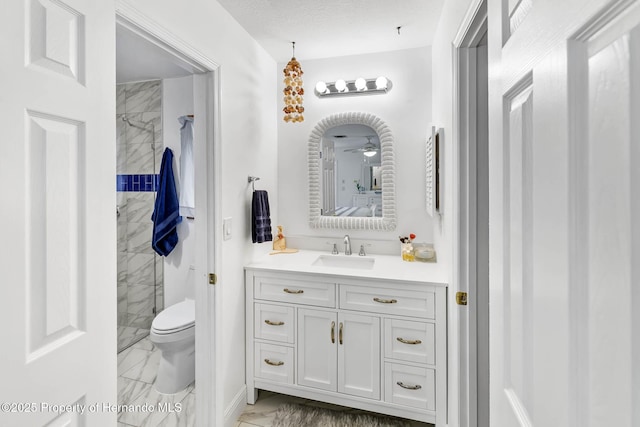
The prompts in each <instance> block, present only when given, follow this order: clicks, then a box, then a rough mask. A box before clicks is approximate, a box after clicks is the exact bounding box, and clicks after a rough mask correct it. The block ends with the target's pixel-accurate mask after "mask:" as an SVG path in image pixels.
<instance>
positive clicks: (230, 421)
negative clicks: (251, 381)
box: [224, 385, 247, 427]
mask: <svg viewBox="0 0 640 427" xmlns="http://www.w3.org/2000/svg"><path fill="white" fill-rule="evenodd" d="M246 406H247V386H246V385H243V386H242V388H240V390H239V391H238V393H236V395H235V397H234V398H233V400H232V401H231V404H230V405H229V406H228V407H227V408H226V409H225V410H224V427H233V426H234V425H235V423H236V421H238V418H240V415H241V414H242V412H243V411H244V408H245V407H246Z"/></svg>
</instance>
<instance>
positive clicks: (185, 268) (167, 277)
mask: <svg viewBox="0 0 640 427" xmlns="http://www.w3.org/2000/svg"><path fill="white" fill-rule="evenodd" d="M193 105H194V104H193V77H191V76H188V77H180V78H174V79H164V80H163V81H162V136H163V141H164V146H165V147H168V148H171V150H173V155H174V159H175V163H174V165H173V167H174V173H175V177H176V185H177V187H178V194H180V191H181V183H180V165H181V162H180V156H181V147H180V123H179V122H178V117H180V116H184V115H187V114H193ZM199 123H200V122H199V121H198V117H195V118H194V126H198V125H199ZM197 220H198V218H196V219H195V220H191V219H187V218H186V217H184V216H183V217H182V222H181V223H180V224H179V225H178V238H179V240H178V244H177V245H176V247H175V249H174V250H173V251H172V252H171V253H170V254H169V256H167V257H165V258H164V307H165V308H166V307H169V306H171V305H173V304H175V303H177V302H180V301H182V300H184V299H185V297H187V296H188V297H189V298H195V287H194V286H195V282H194V280H195V277H194V272H193V270H190V269H189V267H190V266H191V265H195V262H196V260H195V255H196V254H195V240H196V239H195V236H194V235H193V232H194V230H195V223H194V221H197Z"/></svg>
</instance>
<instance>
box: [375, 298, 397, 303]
mask: <svg viewBox="0 0 640 427" xmlns="http://www.w3.org/2000/svg"><path fill="white" fill-rule="evenodd" d="M373 300H374V301H375V302H379V303H381V304H395V303H397V302H398V300H396V299H382V298H378V297H376V298H374V299H373Z"/></svg>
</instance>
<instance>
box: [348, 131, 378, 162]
mask: <svg viewBox="0 0 640 427" xmlns="http://www.w3.org/2000/svg"><path fill="white" fill-rule="evenodd" d="M373 137H374V136H373V135H371V136H365V138H367V143H366V144H364V145H363V146H362V147H358V148H348V149H346V150H344V151H345V152H349V153H362V154H364V155H365V156H367V157H373V156H375V155H376V153H377V152H378V147H377V146H376V145H375V144H374V143H373V142H371V138H373Z"/></svg>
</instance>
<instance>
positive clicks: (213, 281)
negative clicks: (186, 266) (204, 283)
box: [209, 273, 218, 285]
mask: <svg viewBox="0 0 640 427" xmlns="http://www.w3.org/2000/svg"><path fill="white" fill-rule="evenodd" d="M217 282H218V276H216V274H215V273H209V284H210V285H215V284H216V283H217Z"/></svg>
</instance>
